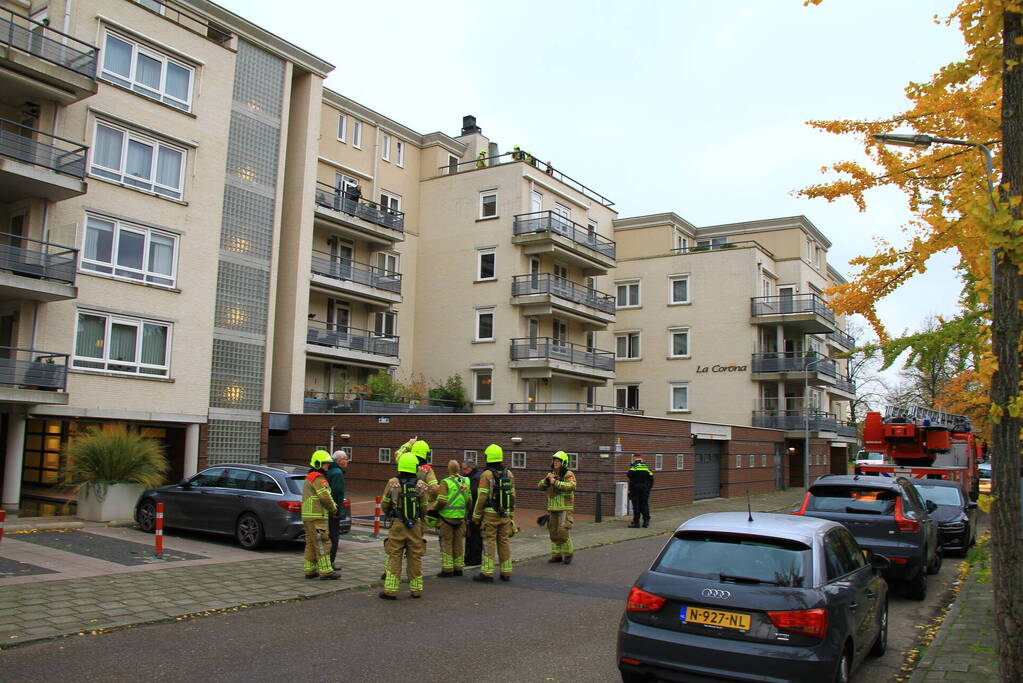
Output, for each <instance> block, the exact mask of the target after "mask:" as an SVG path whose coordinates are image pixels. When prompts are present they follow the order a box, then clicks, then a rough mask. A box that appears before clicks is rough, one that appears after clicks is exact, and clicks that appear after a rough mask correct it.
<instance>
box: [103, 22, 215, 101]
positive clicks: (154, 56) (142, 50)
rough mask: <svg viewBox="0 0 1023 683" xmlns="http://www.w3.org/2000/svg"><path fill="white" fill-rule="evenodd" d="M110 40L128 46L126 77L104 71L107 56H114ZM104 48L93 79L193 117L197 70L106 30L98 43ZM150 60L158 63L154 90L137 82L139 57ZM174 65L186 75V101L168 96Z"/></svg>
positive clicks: (142, 44) (105, 69)
mask: <svg viewBox="0 0 1023 683" xmlns="http://www.w3.org/2000/svg"><path fill="white" fill-rule="evenodd" d="M111 37H112V38H113V39H114V40H119V41H121V42H122V43H125V44H127V45H130V46H131V64H130V66H129V69H128V74H127V75H124V74H119V73H117V72H116V71H112V70H110V69H108V68H107V55H109V54H113V53H112V51H111V50H108V49H107V39H108V38H111ZM100 42H101V44H102V45H103V49H102V50H101V55H100V62H101V63H100V64H99V65H98V67H99V68H98V69H97V73H96V76H97V77H98V78H99V79H100V80H102V81H103V82H105V83H111V84H113V85H117V86H120V87H122V88H124V89H126V90H130V91H131V92H133V93H135V94H136V95H140V96H142V97H145V98H146V99H148V100H152V101H153V102H159V103H161V104H166V105H167V106H169V107H171V108H172V109H177V110H178V111H183V112H186V113H189V114H190V113H192V107H193V104H194V100H195V83H196V72H197V69H196V66H195V65H193V64H189V63H187V62H185V61H183V60H181V59H177V58H175V57H171V56H170V55H168V54H166V53H165V52H162V51H160V50H158V49H156V48H153V47H150V46H149V45H146V44H145V43H142V42H141V41H139V40H136V39H134V38H129V37H127V36H126V35H124V34H122V33H118V32H117V31H114V30H111V29H110V28H108V27H104V28H103V36H102V40H101V41H100ZM140 54H141V55H142V56H144V57H146V58H147V59H151V60H153V61H156V62H160V84H159V86H157V89H155V90H154V89H153V88H152V87H151V86H150V85H148V84H146V83H142V82H141V81H139V80H137V78H136V76H137V74H136V71H137V70H138V58H139V55H140ZM169 64H173V65H174V66H176V67H177V68H179V69H182V70H183V71H186V72H187V73H188V88H187V89H188V99H187V100H182V99H180V98H178V97H177V96H175V95H171V94H169V93H168V92H167V89H166V88H167V72H168V69H169V67H168V65H169Z"/></svg>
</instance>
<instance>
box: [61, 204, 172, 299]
mask: <svg viewBox="0 0 1023 683" xmlns="http://www.w3.org/2000/svg"><path fill="white" fill-rule="evenodd" d="M177 244H178V238H177V237H176V236H174V235H170V234H167V233H164V232H160V231H158V230H152V229H150V228H143V227H140V226H135V225H130V224H127V223H122V222H121V221H115V220H109V219H106V218H99V217H97V216H87V217H86V225H85V244H84V245H83V247H82V262H81V263H82V265H81V268H82V270H89V271H93V272H96V273H106V274H108V275H113V276H114V277H120V278H126V279H129V280H137V281H139V282H149V283H151V284H155V285H164V286H167V287H173V286H174V273H175V270H176V269H175V266H176V263H175V256H176V252H177Z"/></svg>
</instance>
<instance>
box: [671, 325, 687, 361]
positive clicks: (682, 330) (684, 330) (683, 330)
mask: <svg viewBox="0 0 1023 683" xmlns="http://www.w3.org/2000/svg"><path fill="white" fill-rule="evenodd" d="M691 332H692V328H690V327H669V328H668V358H692V356H693V345H692V342H693V339H692V334H691ZM677 334H684V335H685V337H686V352H685V353H675V335H677Z"/></svg>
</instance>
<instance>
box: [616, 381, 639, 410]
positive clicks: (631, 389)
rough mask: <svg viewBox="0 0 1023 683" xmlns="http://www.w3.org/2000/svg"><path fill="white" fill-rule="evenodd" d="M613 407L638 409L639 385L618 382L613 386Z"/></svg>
mask: <svg viewBox="0 0 1023 683" xmlns="http://www.w3.org/2000/svg"><path fill="white" fill-rule="evenodd" d="M615 407H617V408H622V409H623V410H639V385H638V384H619V385H618V386H616V387H615Z"/></svg>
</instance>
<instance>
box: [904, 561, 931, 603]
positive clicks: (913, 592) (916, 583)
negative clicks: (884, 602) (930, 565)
mask: <svg viewBox="0 0 1023 683" xmlns="http://www.w3.org/2000/svg"><path fill="white" fill-rule="evenodd" d="M906 597H907V598H909V599H910V600H923V599H925V598H926V597H927V572H925V571H924V570H923V569H921V570H920V571H919V572H917V574H916V576H914V577H913V578H912V579H910V580H909V581H907V582H906Z"/></svg>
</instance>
